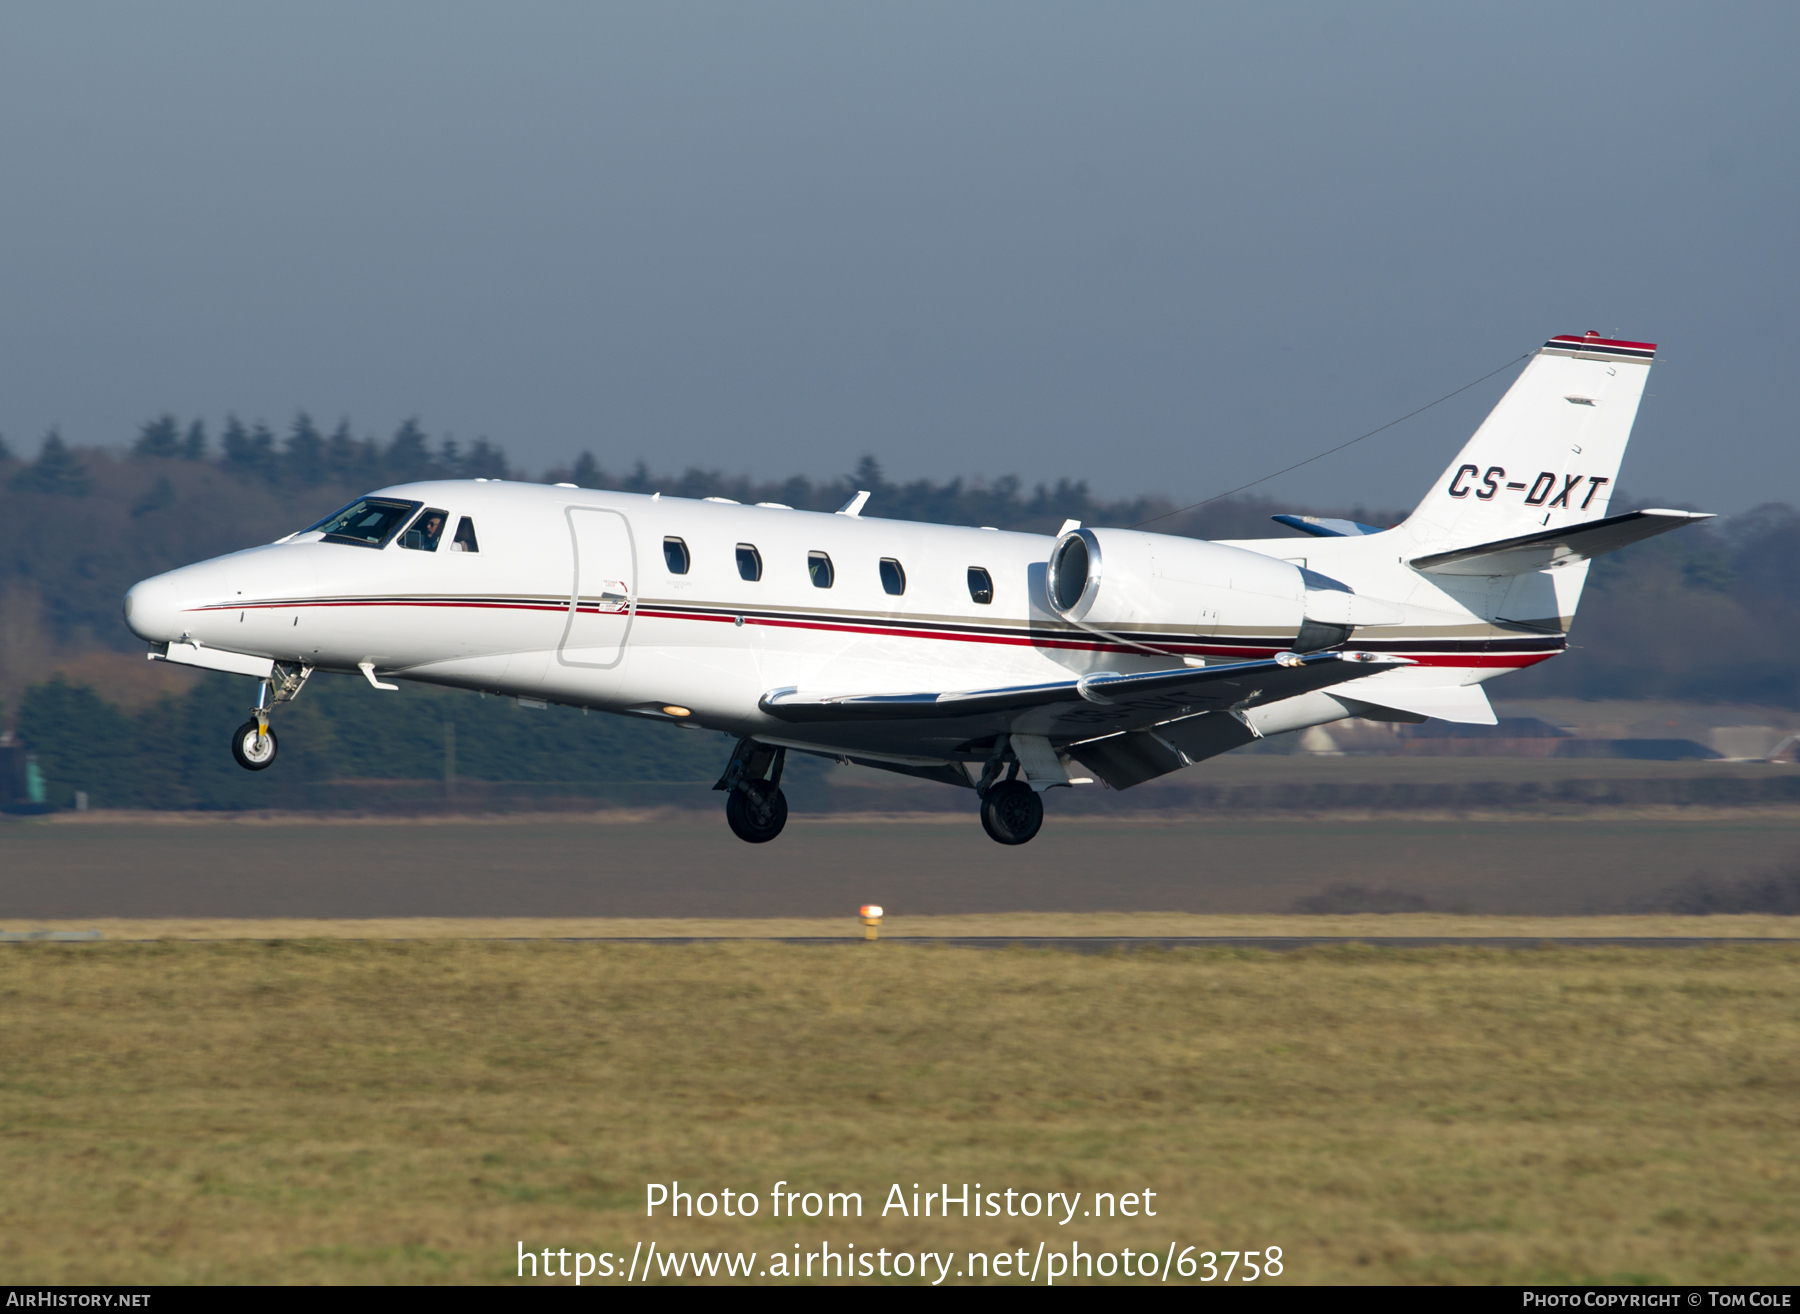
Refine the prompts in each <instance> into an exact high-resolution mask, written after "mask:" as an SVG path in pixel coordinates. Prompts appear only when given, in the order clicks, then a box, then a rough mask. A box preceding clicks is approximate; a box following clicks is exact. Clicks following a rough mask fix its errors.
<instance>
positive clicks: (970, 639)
mask: <svg viewBox="0 0 1800 1314" xmlns="http://www.w3.org/2000/svg"><path fill="white" fill-rule="evenodd" d="M316 607H453V608H466V609H469V610H474V611H560V612H566V611H568V610H569V604H568V603H566V602H564V603H551V602H470V601H454V600H442V599H438V600H432V599H424V598H420V599H403V598H369V599H333V600H329V601H317V602H298V601H296V602H250V603H239V604H235V605H227V604H219V605H216V606H210V607H190V608H188V610H189V611H271V610H281V609H289V608H291V609H295V610H298V609H300V608H316ZM577 611H578V612H580V613H581V614H582V615H589V616H617V615H620V614H621V613H619V612H602V611H600V610H599V609H598V608H597V607H579V608H577ZM632 615H633V616H642V617H646V618H649V619H653V620H685V621H710V622H713V623H716V624H723V625H736V624H738V623H739V619H740V618H739V617H738V616H737V615H736V614H724V613H721V614H713V613H703V614H699V615H696V614H694V613H692V612H685V611H661V610H658V609H656V608H653V607H644V608H639V609H638V610H637V611H635V612H633V613H632ZM742 623H743V624H745V625H762V626H766V627H768V628H770V629H785V630H818V631H824V632H827V633H835V634H862V635H868V636H870V637H880V638H891V639H934V640H937V641H940V642H949V643H987V644H999V645H1002V646H1005V647H1017V648H1055V649H1059V650H1064V651H1077V652H1105V653H1120V654H1124V655H1127V656H1130V655H1134V654H1136V655H1142V654H1143V653H1144V651H1145V649H1151V650H1152V651H1154V652H1159V653H1165V654H1167V655H1169V656H1171V657H1180V656H1184V655H1185V656H1194V657H1213V658H1219V657H1227V658H1235V659H1238V660H1242V661H1262V660H1266V659H1268V658H1270V657H1273V656H1274V655H1275V654H1276V653H1278V652H1285V651H1286V649H1284V648H1281V647H1277V646H1273V645H1270V646H1266V647H1247V646H1234V645H1228V644H1216V643H1206V642H1203V641H1193V642H1188V643H1166V642H1165V643H1159V644H1145V645H1143V647H1133V646H1131V645H1129V644H1120V643H1106V642H1103V641H1100V640H1096V639H1077V638H1067V639H1062V638H1055V639H1053V638H1048V637H1045V636H1042V635H1034V634H1016V635H1013V634H971V633H966V632H964V631H960V630H932V629H916V628H901V627H895V626H885V625H874V624H860V625H859V624H852V623H848V622H844V621H822V620H821V621H809V620H787V619H776V618H771V617H759V616H751V615H745V616H743V617H742ZM1556 655H1557V654H1556V652H1523V653H1456V652H1444V653H1426V652H1420V653H1407V654H1406V656H1407V657H1409V658H1410V659H1411V660H1412V661H1413V662H1414V663H1415V664H1416V665H1419V666H1466V667H1476V668H1481V669H1488V668H1494V669H1499V668H1504V667H1526V666H1534V665H1536V664H1537V663H1538V662H1541V661H1545V660H1547V659H1548V658H1551V657H1554V656H1556Z"/></svg>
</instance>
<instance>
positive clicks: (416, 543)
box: [400, 507, 444, 552]
mask: <svg viewBox="0 0 1800 1314" xmlns="http://www.w3.org/2000/svg"><path fill="white" fill-rule="evenodd" d="M443 533H444V513H443V512H442V511H439V510H438V509H437V508H435V507H429V508H427V509H426V511H425V513H424V514H423V515H421V516H420V517H419V518H418V519H417V520H415V521H413V527H412V528H411V529H409V530H407V531H406V532H405V533H404V534H402V535H401V536H400V546H401V547H404V548H411V549H413V551H415V552H436V551H437V548H438V539H439V538H441V537H443Z"/></svg>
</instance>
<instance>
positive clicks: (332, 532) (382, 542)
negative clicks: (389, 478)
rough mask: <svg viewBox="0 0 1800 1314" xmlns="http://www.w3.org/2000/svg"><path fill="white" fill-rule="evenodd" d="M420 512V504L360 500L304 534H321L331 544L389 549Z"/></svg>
mask: <svg viewBox="0 0 1800 1314" xmlns="http://www.w3.org/2000/svg"><path fill="white" fill-rule="evenodd" d="M418 509H419V503H417V502H396V501H390V500H389V499H388V498H385V497H359V498H357V499H356V501H354V502H352V503H351V504H350V505H349V506H347V507H345V508H344V509H343V510H342V511H339V512H336V513H335V514H333V515H329V516H326V517H325V518H324V519H323V520H321V521H319V523H318V524H316V525H309V526H308V527H307V528H306V529H305V530H304V531H303V532H305V533H309V534H310V533H312V532H313V531H315V530H317V531H318V532H319V533H322V534H324V535H325V541H326V542H327V543H348V544H350V545H351V546H353V547H370V548H380V547H386V546H387V542H388V540H389V539H391V538H392V537H393V536H394V532H395V531H396V530H398V529H399V528H400V526H401V525H403V524H405V523H406V521H407V518H408V517H409V516H411V515H412V513H413V512H414V511H417V510H418Z"/></svg>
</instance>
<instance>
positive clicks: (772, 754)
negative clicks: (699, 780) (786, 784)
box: [713, 739, 788, 844]
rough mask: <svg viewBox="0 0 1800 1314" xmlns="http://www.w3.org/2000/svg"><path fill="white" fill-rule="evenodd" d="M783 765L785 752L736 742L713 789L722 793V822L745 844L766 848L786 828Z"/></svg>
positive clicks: (752, 741) (785, 758)
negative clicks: (723, 819) (762, 845)
mask: <svg viewBox="0 0 1800 1314" xmlns="http://www.w3.org/2000/svg"><path fill="white" fill-rule="evenodd" d="M786 762H787V749H785V748H774V747H771V746H769V745H768V744H759V743H757V742H756V740H754V739H740V740H738V744H737V747H736V748H734V749H732V750H731V762H730V764H729V765H728V766H726V768H725V774H724V775H722V776H720V777H719V783H718V784H716V785H714V786H713V788H714V789H720V790H724V791H725V821H726V823H727V824H728V825H730V827H731V833H732V834H733V835H736V836H737V837H738V838H739V839H741V840H743V841H744V842H745V843H746V844H767V843H768V842H769V841H770V840H772V839H774V838H775V837H776V836H777V835H779V834H781V828H782V827H783V826H785V825H787V816H788V805H787V795H785V794H783V793H782V792H781V768H782V767H783V766H784V765H785V764H786Z"/></svg>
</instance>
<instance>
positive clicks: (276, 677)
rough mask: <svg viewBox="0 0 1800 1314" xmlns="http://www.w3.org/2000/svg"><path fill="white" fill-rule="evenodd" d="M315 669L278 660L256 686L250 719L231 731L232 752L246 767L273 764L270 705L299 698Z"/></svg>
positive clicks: (253, 768)
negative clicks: (308, 677) (254, 701)
mask: <svg viewBox="0 0 1800 1314" xmlns="http://www.w3.org/2000/svg"><path fill="white" fill-rule="evenodd" d="M312 669H313V668H312V667H310V666H301V665H299V664H297V663H294V662H276V663H275V669H274V670H273V671H272V672H270V674H269V678H268V679H266V680H264V681H263V682H262V683H261V684H260V685H258V686H257V690H256V706H255V707H252V708H251V709H250V717H251V719H250V720H248V721H246V722H244V723H243V724H242V725H240V726H239V727H238V728H237V729H236V730H234V731H233V732H232V735H231V755H232V757H234V758H236V759H237V764H238V765H239V766H241V767H243V768H244V770H246V771H265V770H267V769H268V768H269V767H270V766H272V765H273V764H274V762H275V753H276V750H277V748H278V745H277V743H276V741H275V732H274V731H273V730H271V729H269V712H270V709H271V708H274V707H277V706H279V705H280V704H282V703H291V702H293V701H294V699H295V698H298V697H299V696H300V689H301V687H302V686H303V685H305V683H306V677H307V676H309V675H311V674H312Z"/></svg>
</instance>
